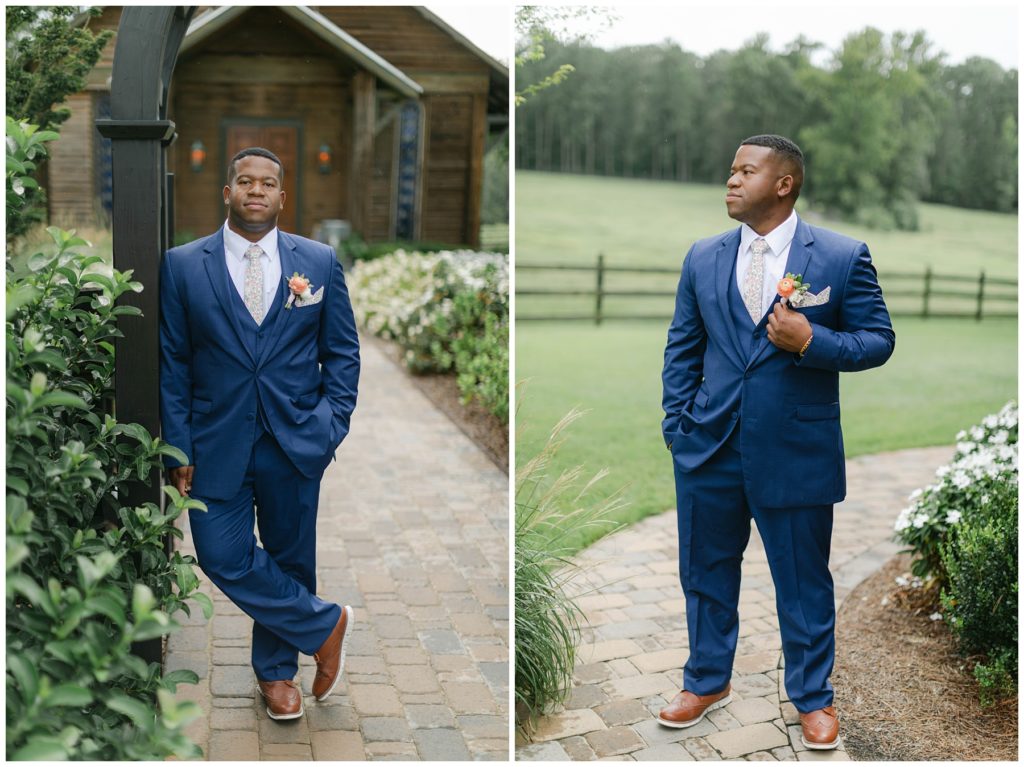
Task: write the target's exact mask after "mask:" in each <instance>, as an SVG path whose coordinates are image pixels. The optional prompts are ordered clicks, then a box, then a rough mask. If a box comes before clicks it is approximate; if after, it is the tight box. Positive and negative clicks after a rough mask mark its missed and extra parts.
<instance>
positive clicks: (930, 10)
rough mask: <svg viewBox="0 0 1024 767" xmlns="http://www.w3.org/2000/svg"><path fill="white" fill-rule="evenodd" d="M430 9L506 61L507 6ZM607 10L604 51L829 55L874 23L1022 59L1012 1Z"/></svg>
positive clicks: (938, 45)
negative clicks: (807, 42)
mask: <svg viewBox="0 0 1024 767" xmlns="http://www.w3.org/2000/svg"><path fill="white" fill-rule="evenodd" d="M932 1H933V2H934V0H932ZM939 2H941V0H939ZM547 4H549V5H550V4H551V3H547ZM595 4H596V3H595ZM428 7H429V8H430V9H431V10H432V11H433V12H434V13H436V14H438V15H439V16H441V17H442V18H444V20H445V21H447V22H448V23H449V24H451V25H452V26H453V27H455V28H456V29H458V30H459V31H460V32H461V33H462V34H464V35H465V36H466V37H468V38H469V39H470V40H472V41H473V42H474V43H475V44H476V45H478V46H479V47H480V48H482V49H484V50H485V51H487V52H488V53H490V54H491V55H492V56H494V57H495V58H498V59H501V60H502V61H505V62H508V61H510V59H511V45H512V42H511V41H512V36H511V35H510V34H509V30H510V28H511V24H512V10H511V6H509V5H504V4H499V3H497V2H491V1H487V2H483V3H480V4H478V5H475V6H468V5H444V4H441V5H430V6H428ZM608 7H610V8H611V9H612V11H613V13H615V14H616V15H617V16H618V17H619V18H618V21H617V22H615V23H614V24H613V25H612V27H611V28H610V29H606V30H603V31H599V32H598V33H597V34H595V35H594V36H593V37H592V42H593V43H594V44H596V45H599V46H601V47H604V48H615V47H619V46H623V45H642V44H645V43H658V42H662V41H663V40H665V39H666V38H671V39H672V40H674V41H676V42H678V43H679V45H680V46H681V47H682V48H683V49H685V50H687V51H691V52H693V53H696V54H698V55H700V56H707V55H708V54H710V53H713V52H714V51H716V50H721V49H723V48H724V49H726V50H736V49H737V48H738V47H740V46H741V45H742V44H743V43H744V42H746V41H747V40H749V39H751V38H752V37H754V35H755V34H757V33H758V32H767V33H768V35H769V38H770V47H771V48H772V49H773V50H776V51H778V50H782V49H783V48H784V47H785V45H786V44H787V43H790V42H792V41H793V40H795V39H796V38H797V37H798V36H799V35H801V34H803V35H804V36H806V37H808V38H810V39H812V40H815V41H817V42H821V43H824V44H825V47H826V48H827V49H828V51H835V50H836V49H837V48H838V47H839V45H840V44H841V43H842V41H843V38H844V37H846V36H847V35H849V34H850V33H851V32H855V31H859V30H861V29H863V28H864V27H866V26H873V27H877V28H878V29H881V30H882V31H884V32H887V33H888V32H893V31H896V30H903V31H908V32H912V31H915V30H917V29H923V30H924V31H925V34H926V35H927V37H928V40H929V41H931V43H932V49H933V50H934V51H936V52H938V51H944V52H945V53H946V54H947V61H948V62H949V63H954V64H955V63H959V62H962V61H963V60H965V59H967V58H969V57H970V56H986V57H988V58H991V59H994V60H995V61H996V62H998V63H999V64H1000V65H1001V66H1002V67H1003V68H1006V69H1009V68H1011V67H1017V66H1018V60H1019V54H1018V46H1017V41H1018V34H1019V25H1020V19H1019V14H1018V11H1017V5H1016V2H1011V0H981V3H980V4H978V5H974V4H969V3H968V2H959V3H943V4H941V5H938V6H934V5H932V3H931V2H927V0H894V1H893V2H880V1H879V0H865V2H859V3H852V2H849V1H848V0H846V1H841V2H836V3H828V2H818V3H814V4H811V3H810V2H809V1H808V2H804V0H788V1H784V2H779V3H777V4H776V3H772V2H762V3H761V4H759V5H754V4H751V3H750V1H749V0H746V2H744V0H718V2H715V3H713V4H712V3H711V2H707V1H705V2H696V1H695V0H689V1H686V2H676V3H675V4H673V5H670V6H669V5H646V4H644V5H612V6H608ZM816 63H819V64H821V63H824V62H822V61H817V62H816Z"/></svg>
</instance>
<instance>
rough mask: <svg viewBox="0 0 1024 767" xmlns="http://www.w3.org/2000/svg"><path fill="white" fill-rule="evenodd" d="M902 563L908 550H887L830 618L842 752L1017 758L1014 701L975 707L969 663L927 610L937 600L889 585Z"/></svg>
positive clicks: (877, 756) (868, 756) (880, 756)
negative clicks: (880, 564) (883, 559)
mask: <svg viewBox="0 0 1024 767" xmlns="http://www.w3.org/2000/svg"><path fill="white" fill-rule="evenodd" d="M909 570H910V555H909V554H901V555H898V556H896V557H893V558H892V559H891V560H889V562H887V563H886V564H885V566H884V567H882V569H881V570H879V571H878V572H877V573H875V574H874V575H872V576H871V577H870V578H868V579H867V580H865V581H864V582H863V583H862V584H860V585H859V586H858V587H857V588H856V589H854V590H853V592H852V593H851V594H850V595H849V596H848V597H847V598H846V600H845V601H844V603H843V606H842V608H841V609H840V611H839V615H838V616H837V619H836V665H835V672H834V673H833V676H832V683H833V685H834V686H835V692H836V706H837V708H838V710H839V715H840V718H841V721H842V727H843V741H844V743H845V745H846V750H847V752H848V753H849V754H850V756H851V757H853V758H854V759H857V760H871V761H883V760H904V761H918V760H983V761H990V760H1007V761H1016V760H1017V699H1016V698H1013V699H1012V700H1008V701H1003V702H1000V703H996V704H995V705H993V706H990V707H988V708H982V706H981V704H980V702H979V701H978V685H977V683H976V682H975V680H974V677H973V675H972V674H971V669H972V668H973V664H970V663H968V662H967V661H966V660H965V659H964V658H962V657H961V656H959V655H958V654H957V652H956V648H955V646H954V643H953V639H952V636H951V635H950V632H949V630H948V629H947V628H946V626H945V625H943V623H942V622H941V621H932V620H930V619H929V617H928V616H929V615H930V614H931V613H932V612H934V604H924V603H922V600H921V599H920V597H919V596H915V594H914V593H913V591H912V590H910V589H907V588H900V587H899V586H897V585H896V583H895V578H896V576H898V575H904V574H907V573H908V572H909ZM917 592H918V595H919V594H920V590H917ZM915 602H916V604H915Z"/></svg>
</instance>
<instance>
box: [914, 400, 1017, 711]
mask: <svg viewBox="0 0 1024 767" xmlns="http://www.w3.org/2000/svg"><path fill="white" fill-rule="evenodd" d="M1017 433H1018V411H1017V405H1016V403H1015V402H1012V401H1011V402H1009V403H1007V404H1006V406H1004V407H1003V408H1002V410H1000V411H999V412H998V413H995V414H992V415H989V416H986V417H985V418H984V419H983V420H982V422H981V423H980V424H978V425H976V426H973V427H971V428H970V429H968V430H965V431H961V432H960V433H959V434H958V435H957V447H956V455H955V457H954V459H953V462H952V463H951V464H949V465H947V466H942V467H940V468H939V469H938V471H937V472H936V475H937V477H938V480H939V481H938V482H937V483H936V484H934V485H930V486H929V487H926V488H923V489H920V490H915V491H914V493H913V494H911V500H912V501H913V504H912V505H910V506H908V507H907V508H905V509H904V510H903V511H902V512H900V515H899V517H898V519H897V520H896V537H897V539H898V540H900V541H901V542H903V543H906V544H908V545H909V546H910V547H911V548H910V549H909V550H910V551H912V552H913V554H914V556H915V560H914V562H913V565H912V569H913V572H914V574H915V575H917V576H918V577H920V578H922V579H924V582H923V584H922V585H923V586H925V587H926V588H932V589H934V590H935V592H937V593H938V595H939V601H940V602H941V606H942V613H941V614H936V615H935V617H937V618H938V617H942V618H944V619H945V621H946V623H947V625H948V626H949V628H950V630H951V631H952V632H953V635H954V637H955V638H956V641H957V646H958V648H959V650H960V652H961V653H962V654H963V655H964V656H966V657H967V658H968V659H969V660H970V661H971V662H972V663H973V664H974V665H973V670H974V676H975V678H976V679H977V680H978V683H979V686H980V696H981V700H982V702H983V703H984V704H991V703H993V702H995V701H996V700H998V699H1000V698H1003V697H1006V696H1010V695H1013V694H1014V693H1015V692H1016V689H1017V682H1016V680H1017V668H1018V665H1017V658H1018V648H1017V628H1018V624H1017V602H1018V588H1019V587H1018V582H1017V573H1018V565H1017V530H1018V518H1017V514H1018V508H1019V507H1018V479H1019V473H1018V457H1017Z"/></svg>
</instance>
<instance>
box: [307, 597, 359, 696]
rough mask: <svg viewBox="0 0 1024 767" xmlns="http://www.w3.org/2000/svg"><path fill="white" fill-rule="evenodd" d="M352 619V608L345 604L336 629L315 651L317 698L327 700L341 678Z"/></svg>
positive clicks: (314, 681)
mask: <svg viewBox="0 0 1024 767" xmlns="http://www.w3.org/2000/svg"><path fill="white" fill-rule="evenodd" d="M352 621H353V613H352V608H351V607H349V606H348V605H345V606H344V607H343V608H342V609H341V617H340V618H338V623H337V624H336V625H335V626H334V631H332V632H331V635H330V636H329V637H327V641H326V642H324V643H323V644H322V645H321V646H320V649H319V650H317V651H316V652H315V653H313V659H314V660H315V661H316V677H314V679H313V697H315V698H316V699H317V700H327V698H328V696H329V695H330V694H331V693H332V692H334V688H335V687H336V686H337V684H338V680H339V679H341V670H342V669H343V668H344V667H345V648H344V641H345V632H346V631H348V628H349V626H351V625H352Z"/></svg>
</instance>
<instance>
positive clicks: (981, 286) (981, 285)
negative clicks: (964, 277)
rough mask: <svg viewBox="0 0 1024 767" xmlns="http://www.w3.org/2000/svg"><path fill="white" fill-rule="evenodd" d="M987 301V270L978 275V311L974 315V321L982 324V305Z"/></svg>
mask: <svg viewBox="0 0 1024 767" xmlns="http://www.w3.org/2000/svg"><path fill="white" fill-rule="evenodd" d="M984 300H985V270H984V269H982V270H981V274H980V275H978V309H977V311H976V312H975V314H974V319H976V320H977V321H978V322H981V305H982V302H983V301H984Z"/></svg>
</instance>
